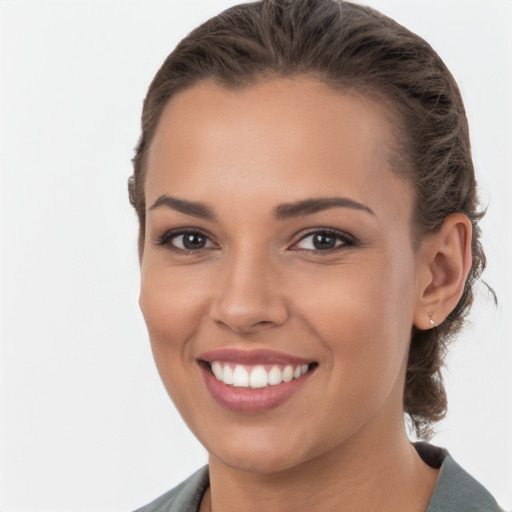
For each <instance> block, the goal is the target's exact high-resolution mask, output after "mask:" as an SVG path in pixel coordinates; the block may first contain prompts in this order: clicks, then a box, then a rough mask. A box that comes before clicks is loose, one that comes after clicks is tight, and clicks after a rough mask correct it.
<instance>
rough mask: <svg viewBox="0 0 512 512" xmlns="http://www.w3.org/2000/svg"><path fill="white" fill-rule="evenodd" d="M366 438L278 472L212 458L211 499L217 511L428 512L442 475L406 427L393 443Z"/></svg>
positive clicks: (208, 497)
mask: <svg viewBox="0 0 512 512" xmlns="http://www.w3.org/2000/svg"><path fill="white" fill-rule="evenodd" d="M360 437H361V438H360V439H357V440H356V439H354V440H352V442H346V443H344V444H343V446H339V447H337V448H336V449H334V450H331V451H330V452H329V453H328V454H324V455H322V456H320V457H317V458H315V459H312V460H309V461H307V462H304V463H302V464H301V465H300V466H296V467H293V468H290V469H286V470H282V471H280V472H277V473H264V474H261V473H249V472H245V471H238V470H236V469H233V468H230V467H227V466H226V465H224V464H223V463H222V462H221V461H220V460H218V459H216V458H215V457H213V456H212V457H210V491H209V493H208V495H207V496H206V500H208V501H210V500H211V510H212V511H213V512H219V511H221V512H234V511H235V510H236V511H238V510H244V512H253V511H254V512H256V511H257V512H260V511H261V510H262V509H264V510H266V511H268V512H285V511H289V510H308V511H311V512H316V511H318V512H326V511H336V512H343V511H354V510H379V511H381V512H387V511H390V512H391V511H393V512H396V511H397V510H408V511H411V512H424V511H425V509H426V508H427V506H428V502H429V500H430V497H431V495H432V492H433V490H434V487H435V483H436V480H437V474H438V472H437V471H436V470H434V469H432V468H430V467H429V466H427V465H426V464H425V463H423V461H422V460H421V459H420V457H419V456H418V454H417V452H416V450H415V449H414V447H413V446H412V445H411V444H410V442H409V440H408V438H407V436H406V433H405V429H404V428H403V426H402V429H401V431H400V432H396V434H395V436H392V437H389V436H388V437H387V439H386V438H384V439H382V436H377V437H375V436H373V437H368V436H364V435H363V436H360ZM377 439H378V441H377ZM206 500H205V501H206ZM205 504H206V503H205ZM208 508H210V507H208ZM208 508H206V509H205V510H208Z"/></svg>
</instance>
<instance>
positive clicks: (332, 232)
mask: <svg viewBox="0 0 512 512" xmlns="http://www.w3.org/2000/svg"><path fill="white" fill-rule="evenodd" d="M313 235H327V236H329V237H333V238H335V239H336V242H338V241H340V242H341V243H340V244H338V245H335V246H334V247H332V248H331V249H300V248H297V249H293V247H295V246H296V245H297V244H299V243H300V242H302V241H304V240H306V239H307V238H309V237H311V236H313ZM356 245H357V244H356V239H355V238H354V237H353V236H352V235H349V234H348V233H345V232H344V231H338V230H337V229H332V228H316V229H313V230H311V231H309V233H306V234H305V235H304V236H302V237H301V238H300V239H299V240H298V241H297V242H295V243H294V244H293V246H292V250H294V251H305V252H308V253H313V254H330V253H333V252H338V251H341V250H344V249H347V248H350V247H354V246H356Z"/></svg>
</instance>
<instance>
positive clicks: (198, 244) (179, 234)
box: [157, 231, 216, 252]
mask: <svg viewBox="0 0 512 512" xmlns="http://www.w3.org/2000/svg"><path fill="white" fill-rule="evenodd" d="M157 245H164V246H167V247H168V248H169V249H172V250H174V251H177V252H180V251H182V252H188V251H199V250H201V249H211V248H214V247H216V245H215V244H214V243H213V242H212V240H211V239H210V238H209V237H208V236H206V235H205V234H204V233H201V232H200V231H170V232H167V233H166V234H165V235H163V236H162V237H161V238H159V239H158V240H157Z"/></svg>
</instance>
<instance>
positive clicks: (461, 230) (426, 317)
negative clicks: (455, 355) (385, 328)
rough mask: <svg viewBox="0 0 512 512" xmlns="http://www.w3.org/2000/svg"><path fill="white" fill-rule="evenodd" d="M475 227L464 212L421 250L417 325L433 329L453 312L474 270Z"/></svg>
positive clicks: (446, 223) (449, 220) (454, 216)
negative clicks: (472, 253) (473, 239)
mask: <svg viewBox="0 0 512 512" xmlns="http://www.w3.org/2000/svg"><path fill="white" fill-rule="evenodd" d="M471 237H472V226H471V221H470V220H469V218H468V217H467V216H466V215H464V214H462V213H454V214H452V215H449V216H448V217H447V218H446V219H445V220H444V222H443V225H442V226H441V229H440V230H439V231H437V232H436V233H434V234H432V235H430V236H428V237H427V238H426V239H425V240H424V241H423V243H422V244H421V247H420V249H419V250H420V252H421V255H420V263H419V264H420V268H419V289H418V292H419V296H418V301H417V306H416V310H415V312H414V325H415V326H416V327H417V328H418V329H430V328H432V327H434V326H435V325H439V324H440V323H442V322H443V321H444V320H445V318H446V317H447V316H448V315H449V314H450V313H451V312H452V311H453V309H454V308H455V306H456V305H457V303H458V302H459V299H460V298H461V296H462V292H463V291H464V286H465V284H466V278H467V276H468V273H469V270H470V269H471V263H472V255H471Z"/></svg>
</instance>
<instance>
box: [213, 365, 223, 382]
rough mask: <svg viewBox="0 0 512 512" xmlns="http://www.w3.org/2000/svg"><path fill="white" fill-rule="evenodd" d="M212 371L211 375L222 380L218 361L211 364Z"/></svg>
mask: <svg viewBox="0 0 512 512" xmlns="http://www.w3.org/2000/svg"><path fill="white" fill-rule="evenodd" d="M212 372H213V375H215V377H217V380H224V377H223V371H222V365H221V364H220V363H219V362H218V361H215V362H214V363H213V364H212Z"/></svg>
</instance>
